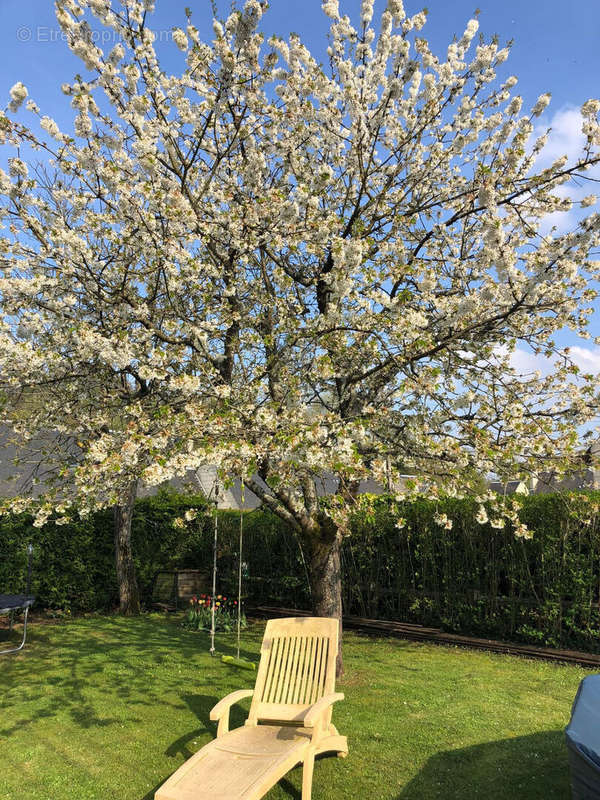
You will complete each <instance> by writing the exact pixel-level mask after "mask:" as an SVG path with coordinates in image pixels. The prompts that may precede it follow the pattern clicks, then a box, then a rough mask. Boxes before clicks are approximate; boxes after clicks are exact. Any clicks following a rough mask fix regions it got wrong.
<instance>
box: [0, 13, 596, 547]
mask: <svg viewBox="0 0 600 800" xmlns="http://www.w3.org/2000/svg"><path fill="white" fill-rule="evenodd" d="M152 6H153V3H152V2H149V1H148V0H146V2H137V0H124V1H123V2H122V3H120V4H116V3H115V4H114V7H113V6H112V5H111V3H110V2H108V0H77V1H76V0H59V2H58V3H57V15H58V20H59V23H60V25H61V27H62V29H63V30H64V31H65V33H66V35H67V37H68V41H69V46H70V48H71V49H72V51H73V52H74V53H75V54H77V55H78V56H79V57H80V58H81V60H82V62H83V69H84V72H85V76H84V77H82V76H79V77H77V78H76V79H75V81H74V82H73V83H71V84H70V85H65V86H64V87H63V90H64V92H65V93H66V94H67V95H69V96H70V97H71V102H72V106H73V112H74V115H75V120H74V130H73V131H69V132H65V131H62V130H60V129H59V127H58V125H57V124H56V122H55V121H54V120H52V119H51V118H50V117H48V116H44V115H43V109H42V111H40V110H39V109H38V106H37V105H36V104H35V103H34V102H33V101H30V100H27V97H28V94H27V89H26V87H24V86H23V85H22V84H17V85H16V86H14V87H13V88H12V90H11V92H10V94H11V100H10V104H9V107H8V108H7V110H6V112H5V113H4V114H3V115H2V116H1V117H0V135H1V137H2V142H3V144H5V145H6V146H8V147H10V148H13V154H12V155H11V157H10V159H9V170H8V173H6V172H4V171H3V172H0V196H1V197H2V205H1V207H0V220H1V221H2V224H3V231H2V236H1V238H0V266H1V267H2V273H1V278H0V293H1V313H0V367H1V382H2V386H3V393H4V403H3V407H2V414H1V419H2V421H4V422H6V423H8V424H11V425H13V426H14V428H15V429H16V430H17V431H18V432H20V433H21V434H22V435H26V436H30V435H32V434H33V433H34V432H36V431H43V430H56V431H63V432H64V433H65V434H67V433H68V434H73V435H74V436H75V437H76V439H77V441H78V442H79V450H78V453H79V455H78V457H77V458H74V457H73V455H72V453H71V454H70V455H69V458H65V463H64V465H63V474H62V480H63V483H62V488H61V492H60V503H61V506H60V508H61V509H62V510H63V511H64V510H65V509H68V507H69V503H70V502H71V501H74V500H77V503H78V507H79V508H80V509H85V508H86V507H87V508H94V507H96V506H97V505H102V504H106V503H108V502H114V501H115V498H116V497H117V496H118V493H119V492H120V491H122V490H123V489H124V487H125V486H126V485H127V484H128V482H129V481H130V480H131V479H132V477H137V476H140V477H142V478H143V479H144V480H145V481H146V482H148V483H159V482H162V481H164V480H166V479H169V478H171V477H172V476H174V475H181V474H184V473H185V472H186V471H188V470H189V469H194V468H196V467H198V466H199V465H200V464H204V463H211V464H216V465H217V466H219V467H221V468H222V469H223V470H224V471H225V472H226V473H227V474H229V475H237V476H240V477H241V478H242V479H243V480H245V481H246V483H247V485H248V486H249V487H250V488H252V489H253V490H254V491H256V492H257V493H258V494H259V495H260V496H261V497H262V499H263V500H264V502H265V503H266V504H267V505H268V506H270V507H271V508H273V509H274V510H276V511H277V513H279V514H280V515H281V516H282V517H284V518H285V519H286V520H287V521H288V522H289V523H290V524H291V525H292V526H293V527H294V529H296V530H297V531H298V532H299V533H300V534H301V535H304V536H306V537H308V538H309V539H310V540H311V541H313V542H317V541H319V542H321V543H323V542H324V541H327V542H329V545H331V547H334V545H333V544H331V543H332V542H334V541H335V540H337V538H339V535H341V534H340V531H343V516H344V512H343V509H345V508H347V504H348V502H349V500H350V499H351V498H352V497H353V496H354V494H355V490H356V482H357V481H358V480H359V479H361V478H363V477H366V476H373V477H375V478H376V479H379V480H382V481H384V480H386V470H387V469H389V470H391V478H392V483H394V473H395V470H396V471H397V466H398V465H399V464H402V468H403V469H405V470H409V471H410V472H411V473H414V475H415V481H414V487H412V488H411V490H414V491H419V490H420V491H423V492H426V493H427V494H429V495H430V496H431V495H433V496H435V495H436V494H437V493H438V492H439V491H441V490H442V488H443V489H444V490H445V491H450V492H451V493H455V494H464V493H466V492H468V491H469V490H470V489H471V490H473V491H476V492H477V493H479V494H481V477H482V476H485V475H486V474H487V473H490V472H495V473H497V474H498V475H500V476H508V475H510V476H516V475H525V474H529V473H530V472H535V471H537V470H539V469H541V468H544V469H548V468H550V467H552V468H558V469H561V468H564V467H565V466H566V464H567V463H568V460H569V458H570V457H571V456H572V454H573V452H574V451H575V449H576V446H577V427H578V426H579V425H581V424H582V423H585V422H587V421H590V420H591V419H593V418H594V416H595V415H596V413H597V409H598V384H597V381H596V379H595V378H594V377H593V376H591V375H581V374H576V373H577V372H578V370H577V367H576V366H575V364H574V363H573V361H572V358H571V356H570V354H569V352H568V350H567V349H560V348H559V347H558V346H557V344H556V342H555V337H556V334H557V333H558V332H560V331H561V330H562V329H563V328H565V327H568V328H571V329H572V330H573V331H575V332H576V333H577V334H579V336H581V337H584V338H589V336H590V334H589V332H588V328H589V325H588V323H589V319H590V313H591V309H592V303H593V300H594V299H595V297H596V294H597V283H596V281H597V279H598V273H599V270H600V262H598V261H594V260H593V254H594V249H595V248H596V247H597V246H598V241H599V235H600V216H599V214H598V213H597V210H596V208H597V205H596V198H595V197H594V196H593V195H590V196H588V197H586V198H585V199H584V201H583V202H581V203H580V205H581V206H582V207H583V208H587V207H589V209H588V210H587V211H585V212H582V213H581V214H580V218H579V221H578V222H577V224H576V226H575V228H574V229H573V230H571V231H568V232H561V231H559V230H556V229H554V230H550V231H548V229H547V222H546V220H547V217H548V215H549V214H552V213H553V212H556V211H559V210H563V211H564V210H566V209H568V208H570V207H571V206H572V201H571V200H569V198H568V187H569V182H570V181H572V180H573V179H575V178H577V179H579V180H581V181H586V180H589V179H590V178H591V176H590V173H589V170H590V168H591V167H592V166H594V165H595V164H597V163H598V161H599V159H600V156H599V146H600V125H599V123H598V111H599V110H600V102H599V101H597V100H593V99H591V100H589V101H588V102H586V103H585V104H584V105H583V107H582V109H581V114H582V123H583V132H584V134H585V139H586V144H585V147H584V149H583V151H582V152H581V153H580V154H579V157H578V158H577V159H576V160H575V161H573V162H572V163H569V162H568V161H567V158H566V157H564V158H563V157H561V158H558V159H557V160H555V161H554V162H553V163H552V164H550V165H549V166H546V167H543V168H541V167H539V165H538V164H539V161H538V157H539V154H540V153H542V152H543V148H544V144H545V142H546V138H547V135H546V134H544V135H542V136H540V137H539V138H537V139H536V138H535V137H533V136H532V134H533V132H534V128H535V125H536V118H538V117H539V116H540V115H541V114H542V113H543V111H544V109H545V108H546V107H547V105H548V102H549V100H550V95H548V94H544V95H541V96H540V98H539V99H538V101H537V103H536V104H535V105H534V107H533V108H532V109H531V110H523V108H522V101H521V98H520V97H519V95H518V94H517V93H516V88H515V87H516V85H517V79H516V78H515V77H508V78H506V79H504V80H501V79H500V78H498V75H497V70H498V69H499V68H500V65H502V64H503V63H504V62H505V60H506V59H507V57H508V55H509V47H508V46H506V47H502V46H501V44H500V42H499V41H498V40H497V39H496V38H492V39H491V40H487V41H486V40H484V39H480V40H479V43H477V41H476V36H477V29H478V23H477V21H476V20H471V21H469V22H468V24H467V26H466V29H465V31H464V33H463V34H462V36H461V37H460V38H455V39H454V40H453V41H452V42H451V43H450V45H449V46H448V49H447V52H446V53H445V54H443V55H439V54H435V53H433V52H432V51H431V50H430V48H429V45H428V43H427V41H426V40H425V39H424V38H423V37H422V35H421V29H422V28H423V26H424V25H425V23H426V14H425V12H420V13H417V14H415V15H413V16H410V15H408V14H407V13H406V12H405V10H404V7H403V4H402V2H401V0H388V2H387V5H386V7H385V9H384V10H383V12H382V13H381V15H380V16H379V18H378V19H377V20H375V21H374V20H373V0H363V3H362V7H361V14H360V19H359V20H356V21H355V22H354V23H353V22H352V21H351V20H350V19H349V18H348V17H347V16H343V15H342V12H341V11H340V9H339V6H338V2H337V0H327V1H326V2H324V3H323V11H324V13H325V14H327V15H328V16H329V17H330V21H331V27H330V34H329V47H328V50H327V61H326V63H319V62H318V61H317V60H316V59H315V58H314V57H313V56H312V55H311V53H310V52H309V51H308V50H307V48H306V47H305V46H304V45H303V43H302V42H301V41H300V39H299V38H298V37H297V36H295V35H291V36H289V37H288V38H287V39H286V40H284V39H281V38H277V37H274V38H271V39H269V40H268V41H264V37H263V36H262V35H261V32H260V27H261V18H262V16H263V14H264V13H268V12H267V7H266V4H265V3H260V2H258V0H247V2H246V3H245V5H244V6H243V7H242V8H238V9H236V10H234V11H233V12H232V13H231V15H230V16H229V17H228V18H227V19H216V18H215V20H214V37H213V38H212V40H211V41H205V40H203V38H202V37H201V35H200V32H199V30H198V29H197V28H196V27H195V26H194V22H193V20H192V18H191V16H190V15H189V16H188V19H187V22H186V24H184V27H182V28H178V29H175V31H174V34H173V39H174V42H175V44H176V45H177V46H178V47H179V49H180V50H181V51H182V54H183V55H182V58H183V59H184V60H185V64H184V65H182V70H181V73H180V74H169V73H167V72H166V71H165V70H164V69H163V68H162V67H161V65H160V62H159V58H158V55H157V50H156V47H155V43H154V38H155V37H154V35H153V33H152V24H151V23H152V15H151V12H152ZM342 11H343V9H342ZM188 14H189V12H188ZM92 18H93V19H94V20H95V23H96V24H98V22H99V23H101V24H102V25H105V26H107V27H108V28H110V29H112V30H113V31H115V32H116V34H117V36H118V38H119V40H120V41H119V43H118V44H117V45H116V46H115V47H114V48H113V49H112V50H110V52H108V51H107V52H103V50H102V49H101V48H99V47H98V46H97V45H96V44H95V43H94V42H93V41H92V39H93V37H91V36H90V24H89V20H90V19H92ZM24 102H26V103H27V107H28V108H29V110H30V111H31V112H32V113H33V114H34V115H36V116H37V117H39V122H40V125H41V127H42V129H43V131H44V133H43V134H42V135H40V134H38V133H36V131H35V126H34V125H33V124H32V125H28V124H26V123H24V122H23V121H22V117H21V116H20V115H15V112H17V111H18V108H19V106H20V105H21V104H23V103H24ZM25 154H28V155H25ZM36 160H37V164H36ZM518 345H520V346H524V347H527V348H529V349H531V351H532V352H534V353H545V354H547V355H549V356H552V357H554V356H556V368H555V370H554V371H553V372H552V374H549V375H541V374H539V373H532V374H525V375H524V374H520V373H519V371H518V370H517V369H516V368H515V366H514V363H513V362H512V361H511V356H512V354H513V352H514V350H515V348H516V347H517V346H518ZM41 386H43V387H45V388H46V389H47V392H46V401H45V403H44V404H43V405H35V406H34V407H32V408H31V413H29V414H28V415H27V416H26V419H23V415H17V414H15V407H16V403H17V400H18V398H19V396H21V395H22V393H23V392H27V391H32V390H34V389H36V388H37V387H41ZM116 419H118V420H119V424H118V425H117V424H115V420H116ZM323 472H329V473H333V474H335V475H336V476H337V477H338V479H339V490H338V494H337V495H336V496H335V497H334V498H333V499H332V500H331V502H330V503H329V505H328V506H326V505H323V504H322V503H319V502H318V498H317V495H316V490H315V480H314V479H315V476H316V475H319V474H321V473H323ZM256 476H260V477H261V478H262V479H264V481H265V482H266V484H267V485H268V487H269V488H268V489H266V488H265V484H264V483H261V482H259V481H257V478H256ZM387 477H390V476H389V474H388V475H387ZM482 500H485V496H483V497H482ZM56 502H58V500H57V501H56ZM52 507H53V503H52V502H51V501H49V503H48V505H47V506H44V507H43V508H42V509H41V510H40V511H39V512H38V513H39V515H40V516H39V519H40V520H41V521H43V519H44V518H45V517H47V516H48V514H50V513H51V510H52ZM482 513H483V512H482ZM440 524H442V525H443V524H448V521H447V520H445V519H440ZM326 531H329V533H326ZM332 531H333V532H332ZM521 532H523V531H521ZM329 545H328V546H329ZM326 549H327V548H326ZM330 549H331V548H330Z"/></svg>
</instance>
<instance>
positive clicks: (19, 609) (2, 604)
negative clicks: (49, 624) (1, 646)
mask: <svg viewBox="0 0 600 800" xmlns="http://www.w3.org/2000/svg"><path fill="white" fill-rule="evenodd" d="M27 553H28V555H29V561H28V564H27V589H26V591H25V594H0V614H8V615H9V620H10V621H9V626H8V627H9V630H10V631H12V628H13V623H14V618H15V615H17V614H23V638H22V639H21V644H20V645H18V647H9V648H7V649H6V650H0V656H1V655H5V654H6V653H18V651H19V650H22V649H23V647H24V645H25V640H26V639H27V615H28V613H29V609H30V608H31V606H32V605H33V604H34V603H35V597H34V596H33V595H32V594H30V590H31V556H32V554H33V547H32V546H31V545H28V547H27Z"/></svg>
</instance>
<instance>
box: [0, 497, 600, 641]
mask: <svg viewBox="0 0 600 800" xmlns="http://www.w3.org/2000/svg"><path fill="white" fill-rule="evenodd" d="M521 503H522V508H521V519H522V520H523V521H524V522H526V523H527V524H528V525H529V527H530V528H531V529H532V530H533V531H534V537H533V539H531V540H522V539H516V538H515V537H514V535H513V533H512V531H511V530H509V529H504V530H498V529H494V528H492V527H491V526H490V525H483V526H482V525H479V524H478V523H477V522H476V521H475V506H474V503H473V502H470V501H467V500H462V501H458V500H452V499H447V500H445V501H443V502H440V503H438V504H433V503H430V502H425V501H419V502H416V503H412V504H406V505H405V506H404V507H403V509H402V511H401V513H402V516H404V517H405V518H406V525H405V526H404V527H403V528H401V529H398V528H397V527H396V526H395V521H396V518H395V517H392V516H391V515H390V513H389V512H388V508H387V503H386V500H385V498H382V499H380V500H378V501H377V502H376V504H375V508H374V511H373V512H372V513H371V514H369V515H367V514H361V515H357V516H355V517H354V519H353V520H352V526H351V527H352V535H351V536H349V537H348V538H347V539H346V540H345V541H344V545H343V549H342V569H343V594H344V608H345V612H346V613H350V614H359V615H361V616H368V617H374V618H381V619H402V620H405V621H410V622H415V623H421V624H426V625H434V626H439V627H441V628H443V629H445V630H448V631H453V632H457V633H464V634H474V635H484V636H489V637H494V638H500V639H506V640H516V641H523V642H530V643H537V644H546V645H549V646H554V647H570V648H577V649H584V650H588V651H590V652H600V640H599V636H598V633H599V629H600V518H599V515H598V514H597V512H596V510H595V509H596V508H597V506H598V504H599V503H600V492H589V493H581V494H569V495H562V494H561V495H558V494H553V495H535V496H531V497H525V498H522V500H521ZM190 508H200V509H204V501H203V500H202V499H201V498H198V497H190V496H182V495H176V494H170V493H161V494H159V495H157V496H155V497H152V498H145V499H142V500H139V501H138V502H137V503H136V510H135V515H134V523H133V531H132V537H133V548H134V552H135V555H136V566H137V570H138V577H139V583H140V589H141V594H142V598H143V601H144V602H145V604H146V605H147V606H149V605H150V603H151V597H152V587H153V584H154V578H155V576H156V573H157V572H158V571H159V570H164V569H175V568H190V569H191V568H194V569H201V570H205V571H206V572H207V574H208V573H209V571H210V566H211V564H212V518H211V516H210V512H208V513H204V511H201V513H199V514H198V517H197V518H196V519H195V520H193V521H192V522H190V523H188V524H187V525H186V527H185V528H183V529H182V528H178V527H176V526H174V525H173V520H174V519H175V518H177V517H182V516H183V514H184V513H185V511H186V510H188V509H190ZM436 511H439V512H442V513H446V514H447V515H448V517H450V518H451V519H452V520H453V527H452V529H451V530H445V529H442V528H440V527H439V526H438V525H436V524H435V522H434V521H433V517H434V513H435V512H436ZM218 523H219V549H218V566H219V590H220V591H221V592H223V593H234V592H235V591H237V548H238V531H239V515H238V514H237V513H236V512H219V520H218ZM244 530H245V533H244V561H245V562H246V566H245V569H244V572H245V579H244V594H245V597H246V602H247V603H254V604H274V605H279V606H284V607H297V608H309V607H310V589H309V584H308V575H307V570H306V565H305V563H304V558H303V553H302V549H301V547H300V545H299V543H298V541H297V539H296V537H295V536H294V534H293V533H292V532H291V531H290V530H289V529H288V528H287V527H286V525H285V524H284V523H282V522H281V521H280V520H279V519H278V518H276V517H274V516H273V515H272V514H270V513H268V512H263V511H255V512H252V513H250V514H246V515H245V516H244ZM28 542H32V543H33V544H34V545H35V565H34V581H33V582H34V590H35V592H36V593H37V595H38V598H39V601H38V602H39V605H41V606H45V607H48V608H55V609H56V608H58V609H69V610H71V611H74V612H80V611H92V610H106V609H110V608H112V607H114V606H115V604H116V602H117V587H116V583H115V577H114V566H113V532H112V514H111V513H110V512H103V513H100V514H97V515H96V516H94V517H93V518H90V519H88V520H83V521H79V522H77V523H73V524H70V525H68V526H62V527H60V526H56V525H52V524H48V525H46V526H45V527H44V528H42V529H37V528H33V527H32V526H31V520H30V519H28V518H27V517H25V516H21V517H13V518H7V517H5V518H3V519H0V591H2V592H16V591H22V587H23V585H24V579H25V565H26V554H25V545H26V544H27V543H28Z"/></svg>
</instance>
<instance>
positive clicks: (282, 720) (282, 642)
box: [154, 617, 348, 800]
mask: <svg viewBox="0 0 600 800" xmlns="http://www.w3.org/2000/svg"><path fill="white" fill-rule="evenodd" d="M338 628H339V624H338V620H336V619H330V618H327V617H301V618H293V619H278V620H270V621H269V622H268V623H267V627H266V629H265V635H264V639H263V643H262V648H261V658H260V664H259V667H258V674H257V677H256V686H255V688H254V691H252V690H241V691H238V692H232V693H231V694H230V695H227V697H225V698H223V699H222V700H221V701H220V702H219V703H217V705H216V706H215V707H214V708H213V709H212V711H211V714H210V717H211V719H212V720H218V722H219V725H218V729H217V738H216V739H214V740H213V741H212V742H210V743H209V744H207V745H206V746H205V747H203V748H202V749H201V750H199V751H198V752H197V753H196V754H195V755H194V756H192V757H191V758H190V759H188V760H187V761H186V762H185V763H184V764H182V766H181V767H179V769H178V770H177V772H175V773H174V774H173V775H172V776H171V777H170V778H169V779H168V780H167V781H166V783H164V784H163V786H161V788H160V789H159V790H158V791H157V792H156V794H155V795H154V798H155V800H209V798H210V800H259V798H261V797H263V796H264V795H265V794H266V793H267V792H268V791H269V789H271V788H272V787H273V786H274V785H275V784H276V783H277V781H279V780H280V779H281V778H282V777H283V776H284V775H285V774H286V773H287V772H289V770H290V769H292V768H293V767H295V766H296V765H297V764H303V765H304V766H303V776H302V800H310V798H311V791H312V774H313V765H314V759H315V756H317V755H319V754H320V753H326V752H334V753H337V754H338V755H339V756H342V757H343V756H346V755H347V753H348V743H347V740H346V737H345V736H340V735H339V734H338V732H337V730H336V728H335V727H334V726H333V725H332V724H331V711H332V705H333V703H334V702H336V701H337V700H343V698H344V695H343V694H339V693H335V692H334V688H335V661H336V656H337V646H338ZM249 696H252V698H253V699H252V705H251V707H250V713H249V715H248V719H247V721H246V724H245V725H244V726H243V727H241V728H237V729H235V730H233V731H229V710H230V708H231V706H232V705H234V704H235V703H237V702H238V701H239V700H242V699H243V698H244V697H249Z"/></svg>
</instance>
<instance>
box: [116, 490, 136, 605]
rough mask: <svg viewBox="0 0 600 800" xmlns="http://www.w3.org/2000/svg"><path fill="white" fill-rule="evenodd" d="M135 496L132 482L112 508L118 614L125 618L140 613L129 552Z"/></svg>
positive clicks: (133, 568) (130, 552)
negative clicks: (121, 499) (120, 499)
mask: <svg viewBox="0 0 600 800" xmlns="http://www.w3.org/2000/svg"><path fill="white" fill-rule="evenodd" d="M136 494H137V481H132V483H130V484H129V487H128V489H127V492H126V493H125V495H124V497H123V503H122V504H121V505H118V506H115V508H114V525H115V564H116V568H117V583H118V584H119V613H120V614H123V615H124V616H127V617H133V616H136V615H137V614H139V613H140V594H139V590H138V584H137V578H136V575H135V564H134V562H133V552H132V550H131V521H132V518H133V506H134V503H135V498H136Z"/></svg>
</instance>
